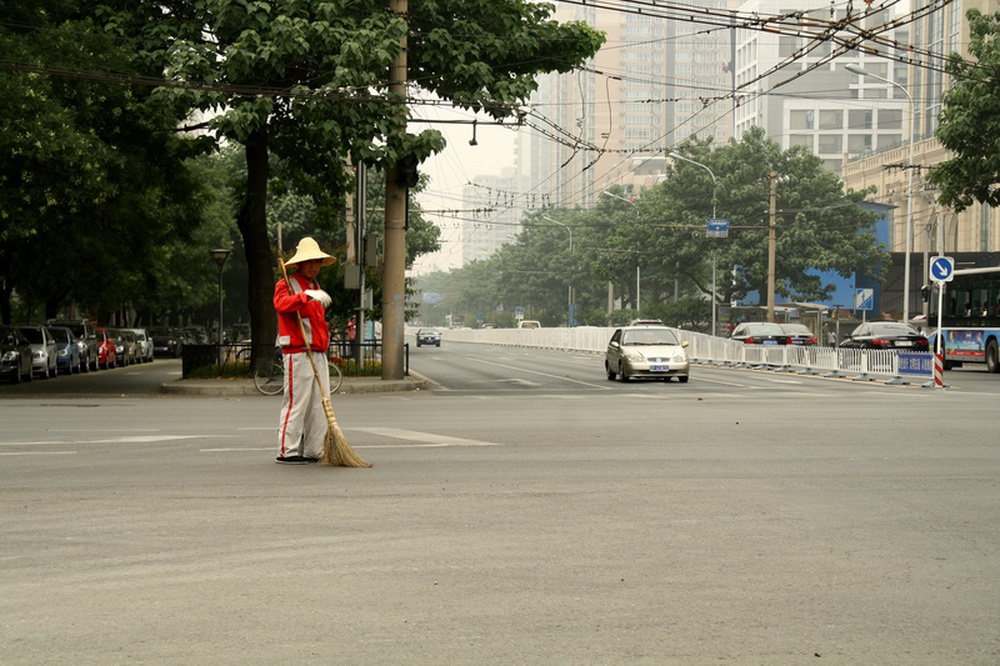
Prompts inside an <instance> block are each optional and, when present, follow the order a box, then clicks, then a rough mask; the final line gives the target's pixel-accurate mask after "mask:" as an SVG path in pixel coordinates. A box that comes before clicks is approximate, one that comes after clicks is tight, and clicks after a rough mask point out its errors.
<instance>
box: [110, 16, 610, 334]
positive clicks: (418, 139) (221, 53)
mask: <svg viewBox="0 0 1000 666" xmlns="http://www.w3.org/2000/svg"><path fill="white" fill-rule="evenodd" d="M551 12H552V7H551V6H549V5H536V4H533V3H530V2H522V1H518V0H508V1H504V2H496V1H491V2H486V1H485V0H478V1H475V2H469V1H465V0H462V1H459V0H442V1H438V2H419V3H413V5H412V6H411V7H410V14H409V16H406V17H404V16H396V15H393V14H392V13H390V12H388V11H386V6H385V3H384V2H382V1H379V2H375V1H374V0H361V1H357V0H352V1H351V2H345V1H343V0H331V1H329V2H302V1H301V0H275V1H273V2H270V3H265V2H245V1H244V0H195V1H193V2H192V1H190V0H156V1H155V2H154V1H153V0H145V1H143V2H131V3H125V2H121V3H119V4H118V5H117V6H115V7H113V8H111V9H109V10H108V11H107V12H106V14H105V15H104V17H103V18H104V20H105V23H106V25H109V26H110V27H111V28H112V29H114V30H117V31H118V32H120V33H121V34H123V35H141V36H142V43H141V45H140V47H139V48H138V49H137V52H138V53H139V54H140V55H141V56H143V57H146V58H147V59H148V61H149V62H150V63H152V64H154V65H156V66H159V67H161V68H162V69H163V70H164V71H167V72H169V73H170V75H171V77H172V79H173V80H174V82H176V83H177V85H176V86H170V87H162V88H159V89H158V90H157V93H158V95H159V97H160V99H161V100H162V101H163V103H164V104H165V105H168V106H173V105H174V104H175V103H180V104H183V105H187V106H188V107H190V108H195V109H199V110H201V111H203V112H206V113H207V112H212V113H216V114H217V115H214V116H213V117H212V118H211V120H210V121H209V125H210V126H211V127H212V128H213V129H214V130H215V131H216V132H218V134H219V135H220V136H222V137H224V138H226V139H228V140H230V141H235V142H238V143H240V144H242V145H243V146H245V148H246V158H247V187H246V190H245V191H244V192H243V196H242V197H241V200H240V207H239V212H238V215H237V223H238V226H239V229H240V232H241V235H242V237H243V243H244V247H245V251H246V259H247V265H248V269H249V277H248V294H249V303H250V313H251V325H252V330H253V336H254V338H255V339H271V338H273V331H274V317H273V313H272V312H271V305H270V300H271V290H272V286H273V285H272V279H271V278H272V266H273V265H274V261H273V255H272V248H271V245H270V243H269V242H268V237H267V227H266V201H267V196H266V192H267V184H268V175H269V172H268V163H269V156H270V155H271V154H274V155H276V156H278V157H280V158H281V159H282V160H284V161H285V162H286V165H287V177H288V178H289V179H290V180H294V182H295V184H296V188H295V189H296V190H297V191H299V192H300V193H303V194H308V195H311V196H312V197H313V199H314V201H316V203H317V205H318V206H319V208H320V209H321V210H323V211H330V210H334V209H336V208H338V207H339V205H338V203H337V202H339V201H342V200H343V197H344V195H345V193H346V192H348V191H350V189H351V187H352V184H351V179H350V175H349V170H348V169H347V168H346V165H347V164H348V162H349V163H350V164H362V163H364V164H367V165H369V166H371V167H375V168H381V169H383V170H388V169H389V168H390V167H394V166H395V165H396V164H397V163H398V162H399V161H400V160H402V159H409V160H415V161H417V162H419V161H422V160H423V159H425V158H426V157H427V156H429V155H430V154H431V153H433V152H436V151H440V150H441V149H443V147H444V142H443V139H442V137H441V135H440V133H439V132H437V131H434V130H427V131H424V132H422V133H420V134H419V135H412V134H407V133H405V131H404V130H403V128H402V126H401V124H400V122H399V120H400V119H401V118H404V117H405V115H406V107H405V106H404V104H405V101H406V100H403V99H394V98H391V97H390V96H388V95H387V94H386V93H385V91H386V86H387V83H388V82H389V78H390V77H389V72H390V66H391V65H392V63H393V61H394V59H395V58H396V56H397V54H398V53H399V52H400V48H401V42H400V40H401V38H402V37H403V36H404V35H407V34H408V47H407V58H408V65H409V71H410V77H409V78H410V79H411V80H412V81H413V82H414V84H415V85H418V86H420V87H422V88H423V89H425V90H427V91H429V92H431V93H434V94H435V95H437V96H438V97H439V98H440V99H444V100H450V101H452V102H453V103H455V104H456V105H458V106H461V107H464V108H470V109H482V110H483V111H485V112H486V113H487V114H489V115H491V116H493V117H495V118H505V117H508V116H511V115H513V114H515V113H516V109H515V106H516V105H517V104H518V103H521V102H523V101H525V100H527V98H528V96H529V95H530V93H531V92H532V91H533V90H534V88H535V85H536V83H535V76H536V75H537V74H539V73H541V72H547V71H552V70H557V71H566V70H568V69H570V68H572V67H573V66H576V65H578V64H580V63H582V62H583V61H584V60H585V59H586V58H587V57H589V56H591V55H593V53H594V52H596V50H597V48H598V47H599V46H600V44H601V42H602V41H603V38H602V36H601V35H600V34H599V33H597V32H596V31H594V30H592V29H590V28H589V27H587V26H586V25H584V24H577V23H571V24H567V25H560V24H558V23H556V22H554V21H551V20H549V18H548V17H549V15H550V14H551Z"/></svg>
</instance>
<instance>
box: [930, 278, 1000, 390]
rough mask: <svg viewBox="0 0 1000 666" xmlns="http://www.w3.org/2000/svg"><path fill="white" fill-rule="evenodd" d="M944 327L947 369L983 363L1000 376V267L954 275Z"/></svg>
mask: <svg viewBox="0 0 1000 666" xmlns="http://www.w3.org/2000/svg"><path fill="white" fill-rule="evenodd" d="M933 305H934V306H935V307H936V306H937V302H936V299H935V302H934V304H933ZM931 321H936V316H934V315H932V319H931ZM941 327H942V330H943V332H944V335H943V337H942V341H943V345H944V348H943V350H942V351H943V353H944V362H945V368H953V367H957V366H961V365H963V364H965V363H984V364H985V365H986V369H987V370H989V371H990V372H1000V357H998V347H1000V266H994V267H991V268H967V269H961V270H956V271H955V277H954V279H953V280H952V281H951V282H946V283H945V292H944V306H943V312H942V318H941ZM934 337H935V338H936V335H935V336H934ZM934 343H935V344H934V346H932V349H935V350H936V349H937V345H936V339H935V341H934Z"/></svg>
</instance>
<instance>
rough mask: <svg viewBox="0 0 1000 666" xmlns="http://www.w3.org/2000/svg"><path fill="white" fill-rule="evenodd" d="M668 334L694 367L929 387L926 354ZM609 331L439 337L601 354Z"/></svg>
mask: <svg viewBox="0 0 1000 666" xmlns="http://www.w3.org/2000/svg"><path fill="white" fill-rule="evenodd" d="M413 330H416V329H413ZM413 330H411V331H410V332H411V333H412V332H413ZM672 330H673V331H674V332H675V333H676V334H677V337H678V338H679V339H680V340H681V341H683V342H687V343H688V348H687V352H688V356H689V357H690V358H691V361H692V362H693V363H696V364H701V365H715V366H724V367H734V368H750V369H755V370H767V371H772V372H788V373H798V374H802V375H821V376H824V377H831V378H845V379H851V380H854V381H858V382H876V381H882V382H884V383H886V384H902V385H906V384H910V383H911V381H914V380H920V379H923V380H926V382H927V383H924V384H923V385H924V386H933V385H934V382H933V367H934V356H933V354H931V353H930V352H918V351H905V350H903V351H896V350H888V349H843V348H834V347H819V346H804V345H756V344H753V345H748V344H744V343H742V342H740V341H737V340H730V339H728V338H720V337H718V336H712V335H707V334H705V333H696V332H693V331H686V330H684V329H679V328H673V329H672ZM614 332H615V328H613V327H599V326H577V327H573V328H538V329H515V328H492V329H489V328H488V329H470V328H461V329H447V330H443V331H442V332H441V338H442V341H443V344H444V345H445V346H447V344H448V343H449V342H474V343H480V344H491V345H502V346H510V347H531V348H536V349H553V350H561V351H572V352H583V353H593V354H603V353H604V351H605V350H606V349H607V346H608V340H610V339H611V336H612V334H613V333H614Z"/></svg>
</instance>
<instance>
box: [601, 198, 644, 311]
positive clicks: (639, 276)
mask: <svg viewBox="0 0 1000 666" xmlns="http://www.w3.org/2000/svg"><path fill="white" fill-rule="evenodd" d="M601 194H603V195H604V196H607V197H611V198H612V199H619V200H621V201H624V202H625V203H627V204H631V205H632V206H633V207H636V208H638V206H636V205H635V202H634V201H632V200H631V199H626V198H625V197H622V196H619V195H617V194H615V193H613V192H608V191H607V190H604V191H603V192H601ZM635 256H636V259H635V311H636V314H638V313H639V311H640V309H641V308H640V304H639V284H640V283H641V282H642V271H641V270H640V268H639V253H638V252H636V255H635Z"/></svg>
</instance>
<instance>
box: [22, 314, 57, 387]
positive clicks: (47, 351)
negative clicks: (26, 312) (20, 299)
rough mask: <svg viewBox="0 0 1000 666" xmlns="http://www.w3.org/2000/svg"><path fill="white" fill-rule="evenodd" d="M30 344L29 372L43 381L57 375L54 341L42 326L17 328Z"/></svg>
mask: <svg viewBox="0 0 1000 666" xmlns="http://www.w3.org/2000/svg"><path fill="white" fill-rule="evenodd" d="M17 328H18V330H19V331H21V333H23V334H24V337H26V338H28V342H30V343H31V371H32V372H33V373H34V374H35V376H36V377H41V378H42V379H45V378H47V377H55V376H56V375H57V374H58V373H59V369H58V366H57V365H56V341H55V339H54V338H53V337H52V334H51V333H50V332H49V330H48V329H47V328H46V327H44V326H18V327H17Z"/></svg>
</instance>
